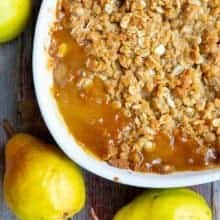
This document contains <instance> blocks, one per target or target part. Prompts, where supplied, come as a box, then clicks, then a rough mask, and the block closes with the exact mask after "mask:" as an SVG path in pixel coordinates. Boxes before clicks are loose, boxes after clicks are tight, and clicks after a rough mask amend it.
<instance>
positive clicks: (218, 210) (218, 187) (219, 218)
mask: <svg viewBox="0 0 220 220" xmlns="http://www.w3.org/2000/svg"><path fill="white" fill-rule="evenodd" d="M212 206H213V214H214V219H215V220H220V181H218V182H215V183H213V187H212Z"/></svg>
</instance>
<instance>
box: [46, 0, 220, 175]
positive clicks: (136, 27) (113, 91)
mask: <svg viewBox="0 0 220 220" xmlns="http://www.w3.org/2000/svg"><path fill="white" fill-rule="evenodd" d="M49 53H50V55H51V58H52V60H53V63H54V65H53V72H54V94H55V98H56V100H57V103H58V105H59V108H60V111H61V113H62V115H63V117H64V120H65V121H66V123H67V125H68V127H69V129H70V131H71V132H72V133H73V135H74V136H75V138H76V139H77V140H78V141H79V142H80V143H81V144H82V145H84V146H85V147H86V148H87V149H90V150H91V151H92V152H93V153H94V154H95V155H97V156H98V157H99V158H101V159H103V160H106V161H107V162H108V163H109V164H111V165H113V166H116V167H120V168H129V169H133V170H138V171H148V172H159V173H169V172H172V171H175V170H195V169H196V170H197V169H204V168H209V167H213V166H216V165H218V164H219V159H220V147H219V146H220V2H219V1H218V0H123V1H122V0H74V1H72V0H61V1H60V2H59V4H58V9H57V21H56V22H55V24H54V26H53V29H52V34H51V46H50V49H49Z"/></svg>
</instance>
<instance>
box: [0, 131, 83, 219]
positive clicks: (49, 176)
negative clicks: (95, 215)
mask: <svg viewBox="0 0 220 220" xmlns="http://www.w3.org/2000/svg"><path fill="white" fill-rule="evenodd" d="M5 155H6V172H5V177H4V197H5V200H6V202H7V204H8V206H9V207H10V208H11V210H12V211H13V212H14V213H15V214H16V216H17V217H18V218H19V219H20V220H63V219H67V218H68V217H71V216H73V215H75V214H76V213H77V212H79V211H80V210H81V209H82V208H83V206H84V203H85V184H84V179H83V176H82V173H81V171H80V169H79V168H78V167H77V166H76V165H75V164H74V163H73V162H72V161H70V160H69V159H68V158H66V157H65V156H64V154H63V153H62V152H61V151H60V150H59V149H57V148H56V147H54V146H52V145H49V144H45V143H43V142H41V141H40V140H38V139H37V138H34V137H32V136H30V135H27V134H17V135H15V136H14V137H12V138H11V139H10V140H9V142H8V144H7V145H6V151H5Z"/></svg>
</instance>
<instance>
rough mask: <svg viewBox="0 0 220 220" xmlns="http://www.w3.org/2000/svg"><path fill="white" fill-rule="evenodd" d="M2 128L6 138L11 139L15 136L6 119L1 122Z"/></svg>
mask: <svg viewBox="0 0 220 220" xmlns="http://www.w3.org/2000/svg"><path fill="white" fill-rule="evenodd" d="M2 127H3V129H4V131H5V134H6V135H7V137H8V138H11V137H12V136H13V135H14V134H15V129H14V128H13V127H12V125H11V123H10V122H9V121H8V120H7V119H4V120H3V121H2Z"/></svg>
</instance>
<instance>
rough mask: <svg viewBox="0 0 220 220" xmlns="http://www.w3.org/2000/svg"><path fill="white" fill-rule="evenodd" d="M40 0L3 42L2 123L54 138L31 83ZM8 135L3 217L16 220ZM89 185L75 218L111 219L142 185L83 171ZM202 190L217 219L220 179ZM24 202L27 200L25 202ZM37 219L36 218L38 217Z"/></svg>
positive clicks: (0, 159) (0, 167)
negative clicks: (17, 32) (14, 35)
mask: <svg viewBox="0 0 220 220" xmlns="http://www.w3.org/2000/svg"><path fill="white" fill-rule="evenodd" d="M40 3H41V0H33V12H32V16H31V21H30V22H29V25H28V27H27V29H26V31H25V32H24V33H23V34H22V35H21V36H20V38H19V39H17V40H15V41H13V42H11V43H8V44H5V45H0V123H1V122H2V120H3V119H5V118H6V119H8V120H9V121H10V122H11V123H12V125H13V126H14V127H15V128H16V129H17V131H25V132H29V133H33V134H34V135H36V136H39V137H41V138H44V139H47V140H48V141H52V139H51V138H50V136H49V133H48V131H47V129H46V127H45V125H44V123H43V121H42V119H41V117H40V113H39V110H38V107H37V104H36V99H35V96H34V91H33V84H32V65H31V59H32V57H31V54H32V42H33V32H34V27H35V21H36V17H37V14H38V11H39V7H40ZM5 142H6V136H5V133H4V131H3V129H2V126H0V220H14V219H15V217H14V216H13V214H12V213H11V212H10V211H9V210H8V208H7V207H6V205H5V204H4V201H3V195H2V180H3V173H4V145H5ZM84 174H85V179H86V183H87V184H86V185H87V203H86V207H85V209H84V210H83V211H82V212H81V213H80V214H79V215H78V216H76V217H75V218H73V219H74V220H77V219H78V220H89V219H90V217H89V212H90V209H91V207H93V208H94V209H95V211H96V213H97V215H98V216H99V218H100V220H111V219H112V216H113V215H114V213H115V212H116V210H118V209H119V208H120V207H122V206H123V205H124V204H126V203H127V202H129V201H130V200H131V199H132V198H133V197H134V196H135V195H137V194H138V193H139V192H140V191H142V190H141V189H138V188H133V187H128V186H123V185H120V184H116V183H112V182H109V181H107V180H104V179H102V178H99V177H97V176H95V175H92V174H90V173H88V172H87V171H84ZM193 188H194V189H195V190H197V191H199V192H200V193H202V194H203V195H204V196H205V198H206V199H207V201H208V203H209V204H210V206H211V207H212V209H213V213H214V219H213V220H220V182H215V183H210V184H206V185H201V186H196V187H193ZM24 205H25V204H24ZM36 220H37V219H36Z"/></svg>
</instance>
